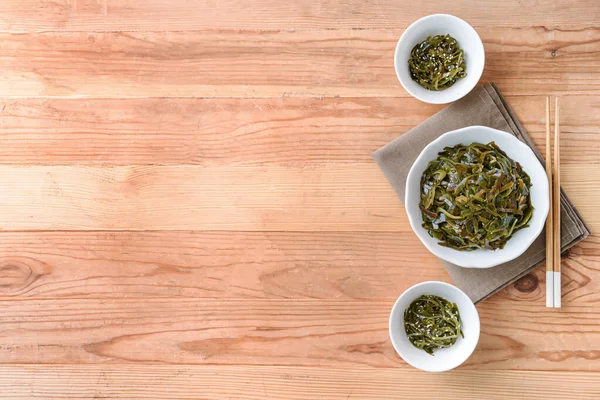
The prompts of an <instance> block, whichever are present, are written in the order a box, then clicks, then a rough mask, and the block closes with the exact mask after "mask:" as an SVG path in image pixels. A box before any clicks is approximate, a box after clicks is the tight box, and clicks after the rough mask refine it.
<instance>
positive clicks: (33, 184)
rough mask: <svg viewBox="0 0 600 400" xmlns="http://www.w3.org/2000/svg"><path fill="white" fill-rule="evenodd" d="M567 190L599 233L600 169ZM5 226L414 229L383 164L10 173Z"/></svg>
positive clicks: (0, 220)
mask: <svg viewBox="0 0 600 400" xmlns="http://www.w3.org/2000/svg"><path fill="white" fill-rule="evenodd" d="M562 171H563V176H562V178H563V180H562V181H563V182H564V187H565V189H566V190H567V192H568V193H569V195H570V197H571V198H572V200H573V201H574V203H575V204H576V205H577V206H578V208H579V210H580V211H581V212H582V214H583V216H584V218H585V219H586V221H587V222H588V223H589V225H590V227H591V229H592V230H595V228H600V211H599V210H598V208H597V207H596V199H597V198H598V196H600V193H599V192H600V185H599V184H598V181H599V180H600V164H594V165H585V164H565V165H564V166H563V168H562ZM0 187H2V188H4V189H3V192H2V196H0V229H1V230H5V231H6V230H8V231H16V230H247V231H281V230H286V231H361V230H364V231H394V232H410V226H409V224H408V221H407V217H406V215H405V212H404V209H403V207H402V205H401V203H400V201H399V199H398V198H397V197H396V195H395V193H394V191H393V190H392V188H391V187H390V185H389V183H388V182H387V181H386V180H385V178H384V177H383V174H382V173H381V172H380V171H379V170H378V169H377V167H376V165H375V163H370V164H352V165H343V166H309V167H280V166H268V167H267V166H215V167H202V166H129V167H81V166H68V167H67V166H37V167H19V166H1V167H0Z"/></svg>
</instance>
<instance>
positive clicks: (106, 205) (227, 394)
mask: <svg viewBox="0 0 600 400" xmlns="http://www.w3.org/2000/svg"><path fill="white" fill-rule="evenodd" d="M442 3H443V4H440V2H434V1H431V2H424V4H421V5H419V2H415V1H409V0H373V1H365V0H348V1H345V2H336V1H319V0H303V1H300V2H293V1H281V0H254V1H241V0H232V1H219V0H169V1H167V0H145V1H138V0H53V1H49V0H3V1H2V2H1V3H0V27H1V29H2V33H1V37H0V71H1V78H0V96H1V100H2V104H1V112H0V230H1V232H0V303H1V304H0V316H1V318H0V337H1V340H0V398H2V399H23V398H36V399H38V398H44V399H59V398H69V399H71V398H85V399H92V398H110V399H114V398H119V399H142V398H143V399H146V398H159V399H175V398H186V399H199V398H202V399H204V398H207V399H208V398H210V399H266V398H269V399H271V398H272V399H296V400H299V399H306V400H313V399H344V400H345V399H369V400H372V399H391V398H394V399H448V398H452V399H460V400H466V399H472V400H490V399H498V400H500V399H502V400H504V399H528V400H529V399H543V400H548V399H567V398H569V399H598V398H599V397H600V361H599V359H600V237H599V236H592V237H590V238H589V239H588V240H586V241H585V242H584V243H582V244H581V245H579V246H577V247H576V248H574V249H573V250H572V251H571V252H570V254H569V256H568V257H567V258H566V259H565V260H564V261H563V271H564V272H563V274H564V275H563V294H564V297H563V308H562V309H561V310H554V309H547V308H545V303H544V272H543V271H544V270H543V268H542V269H540V270H538V271H535V272H534V273H532V274H529V275H527V276H526V277H524V278H523V279H521V280H520V281H518V282H517V283H516V284H514V285H511V286H510V287H509V288H507V289H505V290H503V291H502V292H501V293H499V294H497V295H495V296H493V297H492V298H490V299H489V300H486V301H485V302H484V303H483V304H481V305H479V306H478V309H479V312H480V316H481V322H482V333H481V340H480V342H479V346H478V348H477V350H476V352H475V353H474V354H473V356H472V357H471V358H470V359H469V361H468V362H467V363H466V364H465V365H463V366H462V367H461V368H459V369H458V370H455V371H453V372H449V373H444V374H427V373H423V372H420V371H417V370H415V369H413V368H410V367H409V366H407V365H406V364H405V363H404V362H403V361H402V360H401V359H400V358H399V357H398V356H397V355H396V354H395V352H394V350H393V348H392V346H391V344H390V341H389V338H388V331H387V321H388V313H389V311H390V307H391V306H392V304H393V302H394V301H395V299H396V298H397V296H398V295H399V294H400V293H401V292H402V291H403V290H405V289H406V288H407V287H409V286H411V285H413V284H415V283H417V282H421V281H425V280H431V279H439V280H444V281H449V277H448V276H447V274H446V273H445V271H444V270H443V269H442V267H441V266H440V264H439V262H438V261H437V260H436V259H435V258H434V257H433V256H432V255H431V254H429V253H428V252H427V251H426V249H425V248H424V247H423V246H422V245H421V244H420V242H419V241H418V239H417V238H416V237H415V235H414V234H413V233H411V230H410V227H409V224H408V222H407V219H406V216H405V213H404V209H403V207H402V206H401V204H400V202H399V200H398V199H397V198H396V196H395V194H394V192H393V191H392V189H391V187H390V186H389V185H388V183H387V182H386V180H385V179H384V177H383V175H382V174H381V173H380V171H379V170H378V169H377V167H376V166H375V164H374V162H373V161H372V160H371V158H370V153H371V152H372V151H373V150H375V149H377V148H378V147H380V146H381V145H383V144H385V143H387V142H388V141H390V140H392V139H394V138H395V137H397V136H399V135H401V134H403V133H404V132H406V131H407V130H408V129H410V128H411V127H413V126H415V125H416V124H419V123H420V122H422V121H423V120H424V119H425V118H427V117H428V116H430V115H432V114H433V113H435V112H436V111H438V110H440V109H441V106H434V105H427V104H423V103H421V102H419V101H417V100H415V99H413V98H411V97H409V96H408V95H407V93H406V92H405V91H404V90H403V89H402V88H401V86H400V85H399V83H398V82H397V79H396V76H395V74H394V68H393V63H392V58H393V52H394V46H395V44H396V41H397V40H398V38H399V36H400V35H401V34H402V32H403V29H404V28H406V26H408V24H410V23H411V22H412V21H414V20H416V19H417V18H419V17H422V16H424V15H426V14H430V13H435V12H449V13H453V14H456V15H458V16H460V17H463V18H464V19H466V20H467V21H468V22H470V23H471V24H472V25H473V26H474V27H475V28H476V29H477V30H478V32H479V34H480V35H481V37H482V39H483V41H484V44H485V49H486V56H487V60H486V67H485V73H484V76H483V78H482V81H483V82H488V81H494V82H496V83H497V85H498V87H499V88H500V90H501V91H502V93H503V94H504V95H506V96H507V99H508V101H509V102H510V104H511V105H512V106H513V107H514V109H515V111H516V113H517V114H518V116H519V118H520V119H521V121H522V122H523V124H524V125H525V127H526V129H527V130H528V131H529V132H530V133H531V134H532V136H533V137H534V138H535V140H536V143H537V144H538V146H539V147H540V149H541V150H542V151H543V146H544V143H543V135H544V125H543V124H544V96H546V95H559V96H561V98H562V105H563V108H562V114H561V123H562V132H563V135H564V136H563V137H564V140H563V146H562V155H563V158H562V162H563V166H562V170H563V176H562V180H563V182H564V187H565V188H566V190H567V192H568V194H569V195H570V196H571V198H572V200H573V202H574V203H575V204H576V205H577V207H578V208H579V210H580V211H581V212H582V214H583V216H584V217H585V219H586V221H587V222H588V223H589V225H590V227H591V229H592V230H593V231H595V232H598V231H600V211H599V208H598V199H599V198H600V159H599V154H600V128H599V126H600V27H599V26H598V21H599V18H600V2H598V0H572V1H569V2H566V1H558V0H555V1H537V0H503V1H500V0H496V1H487V2H483V1H475V0H472V1H469V0H465V1H458V2H456V1H454V2H442Z"/></svg>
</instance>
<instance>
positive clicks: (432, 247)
mask: <svg viewBox="0 0 600 400" xmlns="http://www.w3.org/2000/svg"><path fill="white" fill-rule="evenodd" d="M475 129H483V130H487V131H492V132H494V134H500V135H504V136H506V137H507V138H510V140H513V141H514V143H515V145H516V146H517V147H519V148H520V150H519V152H520V153H521V154H527V156H528V157H531V158H533V159H535V160H536V161H538V163H539V159H538V158H537V156H536V155H535V153H534V152H533V149H532V148H531V147H529V146H528V145H526V144H525V143H523V142H522V141H520V140H519V139H518V138H517V137H515V136H514V135H511V134H510V133H508V132H504V131H501V130H498V129H494V128H490V127H488V126H482V125H471V126H467V127H464V128H460V129H456V130H453V131H449V132H446V133H444V134H442V135H440V136H439V137H438V138H437V139H435V140H433V141H432V142H431V143H429V144H428V145H427V146H425V148H423V150H421V153H420V154H419V155H418V157H417V158H416V159H415V161H414V162H413V164H412V166H411V167H410V170H409V172H408V175H407V177H406V186H405V191H404V192H405V193H404V205H405V210H406V215H407V216H408V221H409V223H410V226H411V228H412V230H413V232H414V233H415V235H417V237H418V238H419V240H420V241H421V243H423V245H424V246H425V247H426V248H427V250H429V251H430V252H431V253H432V254H433V255H435V256H436V257H438V258H440V259H442V260H444V261H447V262H449V263H452V264H455V265H458V266H460V267H463V268H491V267H494V266H496V265H499V264H502V263H506V262H509V261H512V260H514V259H515V258H517V257H519V256H521V255H522V254H523V253H525V251H527V249H529V247H530V246H531V244H532V243H533V242H534V241H535V240H536V239H537V238H538V236H539V235H540V234H541V233H542V230H543V229H544V227H545V225H546V224H545V220H546V217H547V216H548V211H549V205H548V204H547V203H544V204H546V207H544V209H541V210H540V209H538V208H536V212H542V213H543V216H542V219H541V220H540V221H542V222H541V223H540V224H539V225H538V226H537V227H536V226H529V229H533V230H532V231H530V232H532V234H531V235H530V236H529V239H527V237H526V238H521V240H520V243H522V244H523V245H522V246H521V249H517V251H514V252H512V253H510V252H506V253H503V254H501V255H504V257H501V256H496V257H483V258H482V259H481V260H479V261H478V263H477V265H475V264H471V263H469V262H464V261H461V260H460V256H459V255H458V254H457V256H456V257H452V256H449V255H448V254H447V253H440V252H439V251H438V250H439V249H438V247H439V245H438V244H437V243H436V244H432V243H431V242H429V240H425V237H426V236H425V235H428V233H427V231H426V230H424V229H423V227H422V226H421V223H422V222H423V220H422V215H421V214H420V213H418V215H414V214H411V213H409V212H408V209H407V208H406V205H407V204H409V194H410V193H411V192H410V190H411V189H410V183H411V182H413V181H414V180H415V179H416V178H419V177H420V175H421V174H422V173H423V171H417V170H416V165H417V164H419V163H420V162H422V160H423V159H424V158H425V154H427V153H428V152H429V151H430V150H431V148H433V147H435V146H437V145H438V143H439V142H441V141H442V140H443V138H446V137H448V136H457V135H460V134H462V133H463V132H465V131H469V130H475ZM437 153H438V152H436V154H437ZM524 157H525V156H524ZM539 166H540V168H541V169H542V170H543V167H542V164H541V163H540V164H539ZM416 174H418V176H417V177H416V178H415V175H416ZM544 175H545V170H544ZM419 181H420V179H419ZM540 184H541V185H542V187H543V188H546V190H545V191H546V192H548V190H549V189H548V181H547V180H544V181H543V182H540ZM457 253H458V252H457ZM494 254H497V252H495V253H494Z"/></svg>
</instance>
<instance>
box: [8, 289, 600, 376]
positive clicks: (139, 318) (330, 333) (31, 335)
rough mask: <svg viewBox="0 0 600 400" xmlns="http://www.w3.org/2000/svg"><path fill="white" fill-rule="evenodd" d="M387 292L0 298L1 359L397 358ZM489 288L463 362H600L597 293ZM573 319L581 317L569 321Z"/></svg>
mask: <svg viewBox="0 0 600 400" xmlns="http://www.w3.org/2000/svg"><path fill="white" fill-rule="evenodd" d="M393 302H394V300H387V301H359V300H348V299H341V300H303V299H293V300H281V299H258V300H254V299H239V300H236V299H228V300H211V299H194V298H187V299H186V300H185V301H182V299H181V298H161V299H152V298H144V299H139V298H136V299H103V300H101V299H54V300H49V299H46V300H37V299H34V300H9V301H0V321H1V322H0V328H1V330H0V337H1V338H2V345H1V346H0V363H3V364H10V363H41V364H55V363H66V364H87V363H94V364H96V363H111V364H118V363H169V364H203V365H239V364H247V365H290V366H324V365H327V366H332V367H352V368H355V367H364V366H369V367H399V368H402V369H410V367H409V366H408V365H407V364H405V363H404V362H403V361H402V360H401V359H400V358H399V357H398V356H397V355H396V354H395V352H394V350H393V348H392V345H391V343H390V342H389V336H388V317H389V311H390V309H391V306H392V304H393ZM563 303H564V305H563V308H562V310H561V311H560V313H557V312H556V310H552V309H547V308H546V307H545V304H544V301H543V300H539V301H536V302H535V303H530V302H518V301H512V302H511V301H501V299H499V298H491V299H489V300H486V301H485V302H483V303H482V304H481V305H479V306H478V310H479V313H480V316H481V322H482V332H481V338H480V342H479V345H478V347H477V349H476V350H475V353H474V354H473V356H472V357H471V358H470V359H469V360H468V361H467V363H466V364H465V365H464V367H463V368H465V369H475V370H499V369H502V370H555V371H564V370H571V371H575V370H578V371H594V372H598V371H600V365H599V364H598V362H597V360H598V354H600V347H599V346H600V345H598V343H600V330H599V329H598V321H599V319H600V313H599V311H598V307H597V304H596V302H579V303H578V304H571V303H570V302H568V301H564V302H563ZM574 321H577V323H574Z"/></svg>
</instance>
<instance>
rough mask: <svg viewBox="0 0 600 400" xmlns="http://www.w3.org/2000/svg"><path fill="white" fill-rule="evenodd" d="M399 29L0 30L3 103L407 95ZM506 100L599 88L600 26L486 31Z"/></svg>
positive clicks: (489, 75) (491, 77)
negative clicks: (397, 54)
mask: <svg viewBox="0 0 600 400" xmlns="http://www.w3.org/2000/svg"><path fill="white" fill-rule="evenodd" d="M401 33H402V30H391V29H377V30H326V31H304V30H303V31H251V32H247V31H199V32H132V33H122V32H121V33H85V32H66V33H56V32H52V33H38V34H18V35H16V34H6V33H5V34H1V35H0V50H1V51H2V58H1V59H0V68H1V69H2V71H3V74H2V76H1V77H0V96H2V97H32V96H33V97H35V96H44V97H53V96H89V97H190V96H191V97H253V98H257V97H273V96H276V97H279V96H284V97H289V96H296V97H297V96H301V97H302V96H312V97H320V96H344V97H364V96H367V97H370V96H390V97H407V96H408V94H407V93H406V92H405V91H404V90H403V89H402V87H401V86H400V84H399V83H398V80H397V78H396V75H395V72H394V68H393V63H392V60H393V53H394V48H395V45H396V42H397V40H398V38H399V37H400V35H401ZM479 33H480V34H481V37H482V39H483V41H484V42H485V43H484V44H485V47H486V69H485V72H484V76H483V78H482V80H483V81H484V82H486V81H495V82H496V83H498V85H499V87H500V89H501V90H502V91H503V92H504V93H505V94H511V95H525V94H527V95H532V94H537V95H544V96H545V95H549V94H593V95H595V94H596V93H598V91H599V90H600V69H599V68H598V66H599V65H600V56H599V54H600V28H598V27H593V28H578V29H576V30H563V29H547V28H539V27H538V28H535V27H528V28H518V29H514V28H495V27H494V28H482V29H480V30H479Z"/></svg>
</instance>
